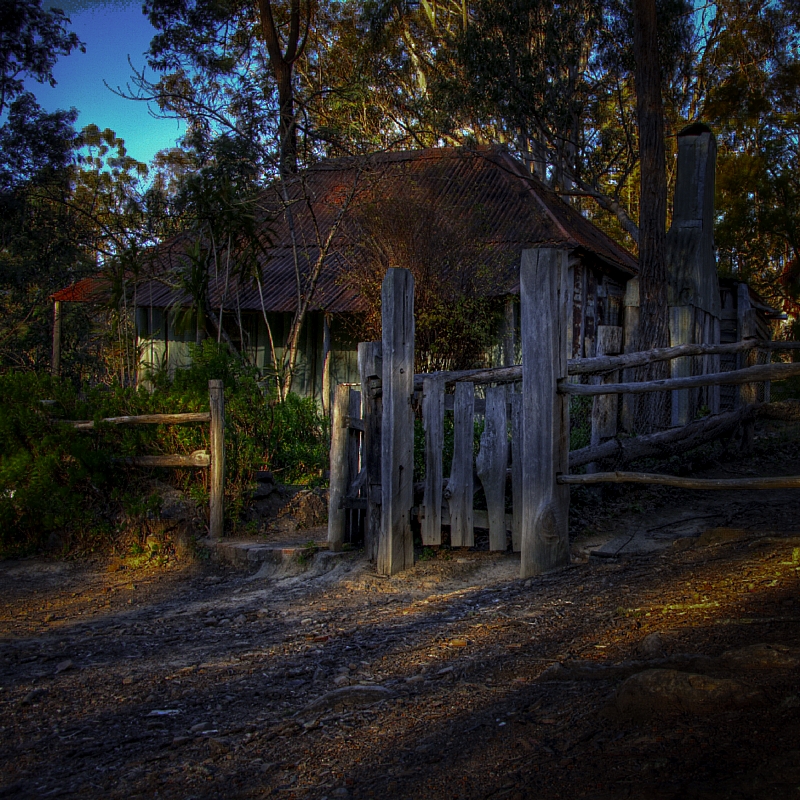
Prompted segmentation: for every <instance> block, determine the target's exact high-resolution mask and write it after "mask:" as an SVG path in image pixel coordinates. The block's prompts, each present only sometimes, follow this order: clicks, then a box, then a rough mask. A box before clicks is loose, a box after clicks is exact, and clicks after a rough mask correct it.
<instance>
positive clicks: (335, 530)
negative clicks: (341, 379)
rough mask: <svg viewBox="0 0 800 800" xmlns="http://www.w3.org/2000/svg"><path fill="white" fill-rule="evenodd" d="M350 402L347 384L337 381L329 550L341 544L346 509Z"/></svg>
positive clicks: (333, 421) (335, 548)
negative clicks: (344, 501) (344, 506)
mask: <svg viewBox="0 0 800 800" xmlns="http://www.w3.org/2000/svg"><path fill="white" fill-rule="evenodd" d="M349 404H350V387H349V386H348V385H347V384H346V383H340V384H339V385H338V386H337V387H336V392H335V393H334V396H333V413H332V414H331V467H330V469H331V477H330V490H329V491H328V547H329V548H330V549H331V550H341V549H342V545H343V544H344V526H345V520H346V518H347V511H346V510H345V509H344V508H343V507H342V501H343V500H344V497H345V494H346V493H347V484H348V481H349V476H348V474H347V473H348V458H347V450H348V448H347V440H348V431H347V427H346V424H347V411H348V406H349Z"/></svg>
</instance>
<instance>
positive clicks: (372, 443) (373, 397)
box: [358, 342, 382, 561]
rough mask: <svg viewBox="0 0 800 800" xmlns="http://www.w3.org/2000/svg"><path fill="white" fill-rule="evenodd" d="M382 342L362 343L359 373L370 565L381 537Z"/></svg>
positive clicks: (365, 528)
mask: <svg viewBox="0 0 800 800" xmlns="http://www.w3.org/2000/svg"><path fill="white" fill-rule="evenodd" d="M381 352H382V350H381V342H360V343H359V345H358V372H359V375H360V376H361V409H362V411H361V416H362V419H363V420H364V438H363V440H362V441H363V448H362V451H361V461H362V464H363V465H364V467H365V468H366V470H367V480H366V483H365V485H364V494H365V495H366V498H367V519H366V521H365V523H364V550H365V551H366V554H367V558H369V559H370V561H372V560H374V559H375V558H376V557H377V555H378V540H379V539H380V534H381V497H380V492H381V403H382V392H381V374H382V367H381V362H382V357H381Z"/></svg>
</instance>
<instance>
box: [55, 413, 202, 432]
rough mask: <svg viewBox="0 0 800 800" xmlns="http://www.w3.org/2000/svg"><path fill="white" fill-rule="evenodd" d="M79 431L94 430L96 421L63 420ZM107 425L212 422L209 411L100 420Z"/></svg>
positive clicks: (140, 415)
mask: <svg viewBox="0 0 800 800" xmlns="http://www.w3.org/2000/svg"><path fill="white" fill-rule="evenodd" d="M62 421H63V423H64V424H65V425H71V426H72V427H73V428H75V429H76V430H79V431H90V430H94V427H95V424H94V420H62ZM100 422H101V423H103V424H105V425H180V424H183V423H187V422H211V414H210V412H208V411H197V412H188V413H186V414H139V415H138V416H135V417H106V418H105V419H101V420H100Z"/></svg>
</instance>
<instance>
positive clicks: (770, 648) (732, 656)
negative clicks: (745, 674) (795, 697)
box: [721, 644, 800, 669]
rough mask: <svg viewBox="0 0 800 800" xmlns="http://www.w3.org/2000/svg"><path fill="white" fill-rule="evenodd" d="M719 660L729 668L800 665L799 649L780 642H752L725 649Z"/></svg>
mask: <svg viewBox="0 0 800 800" xmlns="http://www.w3.org/2000/svg"><path fill="white" fill-rule="evenodd" d="M721 660H722V661H723V662H724V663H725V666H726V667H729V668H730V669H794V668H795V667H797V666H798V665H800V650H798V649H797V648H794V647H787V646H786V645H782V644H752V645H750V646H749V647H740V648H737V649H736V650H726V651H725V652H724V653H723V654H722V656H721Z"/></svg>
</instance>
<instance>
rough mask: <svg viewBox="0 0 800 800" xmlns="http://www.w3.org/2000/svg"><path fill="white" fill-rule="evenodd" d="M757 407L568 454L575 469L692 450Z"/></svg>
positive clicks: (749, 415) (731, 427) (731, 429)
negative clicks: (598, 463)
mask: <svg viewBox="0 0 800 800" xmlns="http://www.w3.org/2000/svg"><path fill="white" fill-rule="evenodd" d="M757 410H758V406H748V407H744V408H739V409H737V410H735V411H729V412H726V413H724V414H717V415H715V416H713V417H706V418H705V419H701V420H697V421H696V422H690V423H689V424H688V425H686V426H685V427H683V428H670V429H669V430H666V431H659V432H658V433H650V434H647V435H645V436H636V437H631V438H624V439H612V440H611V441H608V442H603V443H602V444H600V445H598V446H596V447H584V448H582V449H580V450H573V451H572V452H571V453H570V454H569V467H570V469H575V468H576V467H581V466H583V465H584V464H589V463H591V462H593V461H599V460H600V459H603V458H613V459H614V460H615V461H617V462H621V463H627V462H630V461H636V459H639V458H649V457H652V456H657V457H664V456H667V455H672V454H673V453H676V452H682V451H684V450H690V449H691V448H693V447H697V446H698V445H701V444H703V443H705V442H710V441H713V440H714V439H719V438H720V437H721V436H724V435H725V434H727V433H730V432H731V431H733V430H734V429H735V428H736V427H737V426H738V425H739V424H741V423H742V422H743V421H744V420H746V419H748V418H749V417H752V416H754V415H755V414H756V413H757Z"/></svg>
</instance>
